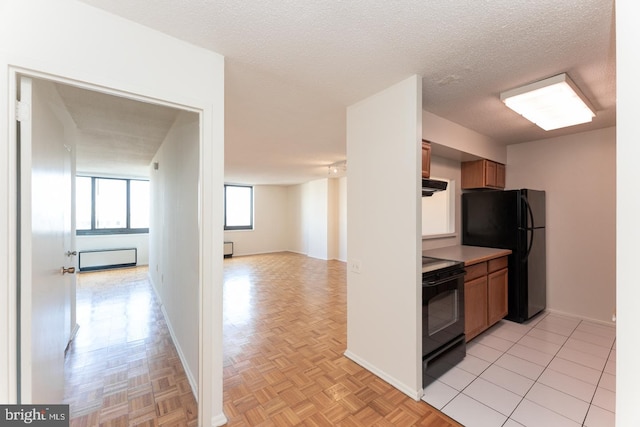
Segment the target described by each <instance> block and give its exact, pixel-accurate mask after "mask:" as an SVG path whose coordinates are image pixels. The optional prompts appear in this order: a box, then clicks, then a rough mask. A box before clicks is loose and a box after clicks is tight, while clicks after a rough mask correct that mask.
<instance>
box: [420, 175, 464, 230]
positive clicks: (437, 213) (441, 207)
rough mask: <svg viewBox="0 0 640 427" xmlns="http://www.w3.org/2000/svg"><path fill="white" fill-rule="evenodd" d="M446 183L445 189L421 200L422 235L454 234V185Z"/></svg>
mask: <svg viewBox="0 0 640 427" xmlns="http://www.w3.org/2000/svg"><path fill="white" fill-rule="evenodd" d="M436 179H438V180H440V181H447V182H448V184H447V189H446V190H445V191H438V192H437V193H433V195H432V196H430V197H423V198H422V235H423V236H425V237H426V236H441V235H447V234H453V233H455V223H456V220H455V209H456V200H455V194H456V183H455V181H453V180H449V179H442V178H436Z"/></svg>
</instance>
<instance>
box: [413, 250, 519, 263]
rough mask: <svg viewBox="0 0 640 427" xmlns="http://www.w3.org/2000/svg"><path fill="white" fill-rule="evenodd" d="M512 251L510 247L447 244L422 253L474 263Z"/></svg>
mask: <svg viewBox="0 0 640 427" xmlns="http://www.w3.org/2000/svg"><path fill="white" fill-rule="evenodd" d="M510 253H511V250H510V249H497V248H482V247H480V246H464V245H457V246H447V247H444V248H437V249H428V250H426V251H422V255H424V256H430V257H433V258H441V259H450V260H454V261H464V265H473V264H477V263H479V262H484V261H489V260H490V259H494V258H500V257H502V256H505V255H509V254H510Z"/></svg>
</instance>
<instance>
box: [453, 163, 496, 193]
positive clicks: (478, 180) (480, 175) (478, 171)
mask: <svg viewBox="0 0 640 427" xmlns="http://www.w3.org/2000/svg"><path fill="white" fill-rule="evenodd" d="M461 172H462V189H463V190H471V189H475V188H496V189H504V187H505V178H506V168H505V166H504V165H503V164H502V163H498V162H493V161H491V160H487V159H481V160H474V161H472V162H462V166H461Z"/></svg>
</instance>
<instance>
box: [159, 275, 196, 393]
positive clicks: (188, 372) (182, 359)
mask: <svg viewBox="0 0 640 427" xmlns="http://www.w3.org/2000/svg"><path fill="white" fill-rule="evenodd" d="M147 276H148V279H149V283H150V284H151V288H152V289H153V292H154V293H155V295H156V299H157V300H158V303H159V304H160V311H162V317H163V318H164V322H165V323H166V324H167V328H168V329H169V335H171V341H173V345H174V346H175V347H176V351H177V352H178V357H179V358H180V362H182V367H183V368H184V372H185V374H186V375H187V380H188V381H189V386H191V391H192V392H193V396H194V398H195V399H196V402H197V401H198V381H197V380H196V378H194V376H193V372H191V369H190V368H189V364H188V363H187V359H186V357H185V356H184V353H183V352H182V348H180V341H178V339H177V338H176V334H175V333H174V331H173V326H172V325H171V321H170V320H169V315H168V314H167V312H166V310H165V308H164V304H163V303H162V298H160V293H159V292H158V289H157V288H156V285H155V283H154V282H153V278H152V277H151V274H147Z"/></svg>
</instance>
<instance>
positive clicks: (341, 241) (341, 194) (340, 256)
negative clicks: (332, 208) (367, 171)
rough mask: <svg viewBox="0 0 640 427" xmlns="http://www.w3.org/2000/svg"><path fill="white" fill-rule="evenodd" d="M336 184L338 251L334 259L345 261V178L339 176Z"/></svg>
mask: <svg viewBox="0 0 640 427" xmlns="http://www.w3.org/2000/svg"><path fill="white" fill-rule="evenodd" d="M337 184H338V195H337V197H338V201H337V204H338V230H337V233H338V253H337V256H336V259H337V260H339V261H343V262H346V261H347V178H346V177H343V178H339V179H338V180H337Z"/></svg>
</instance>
